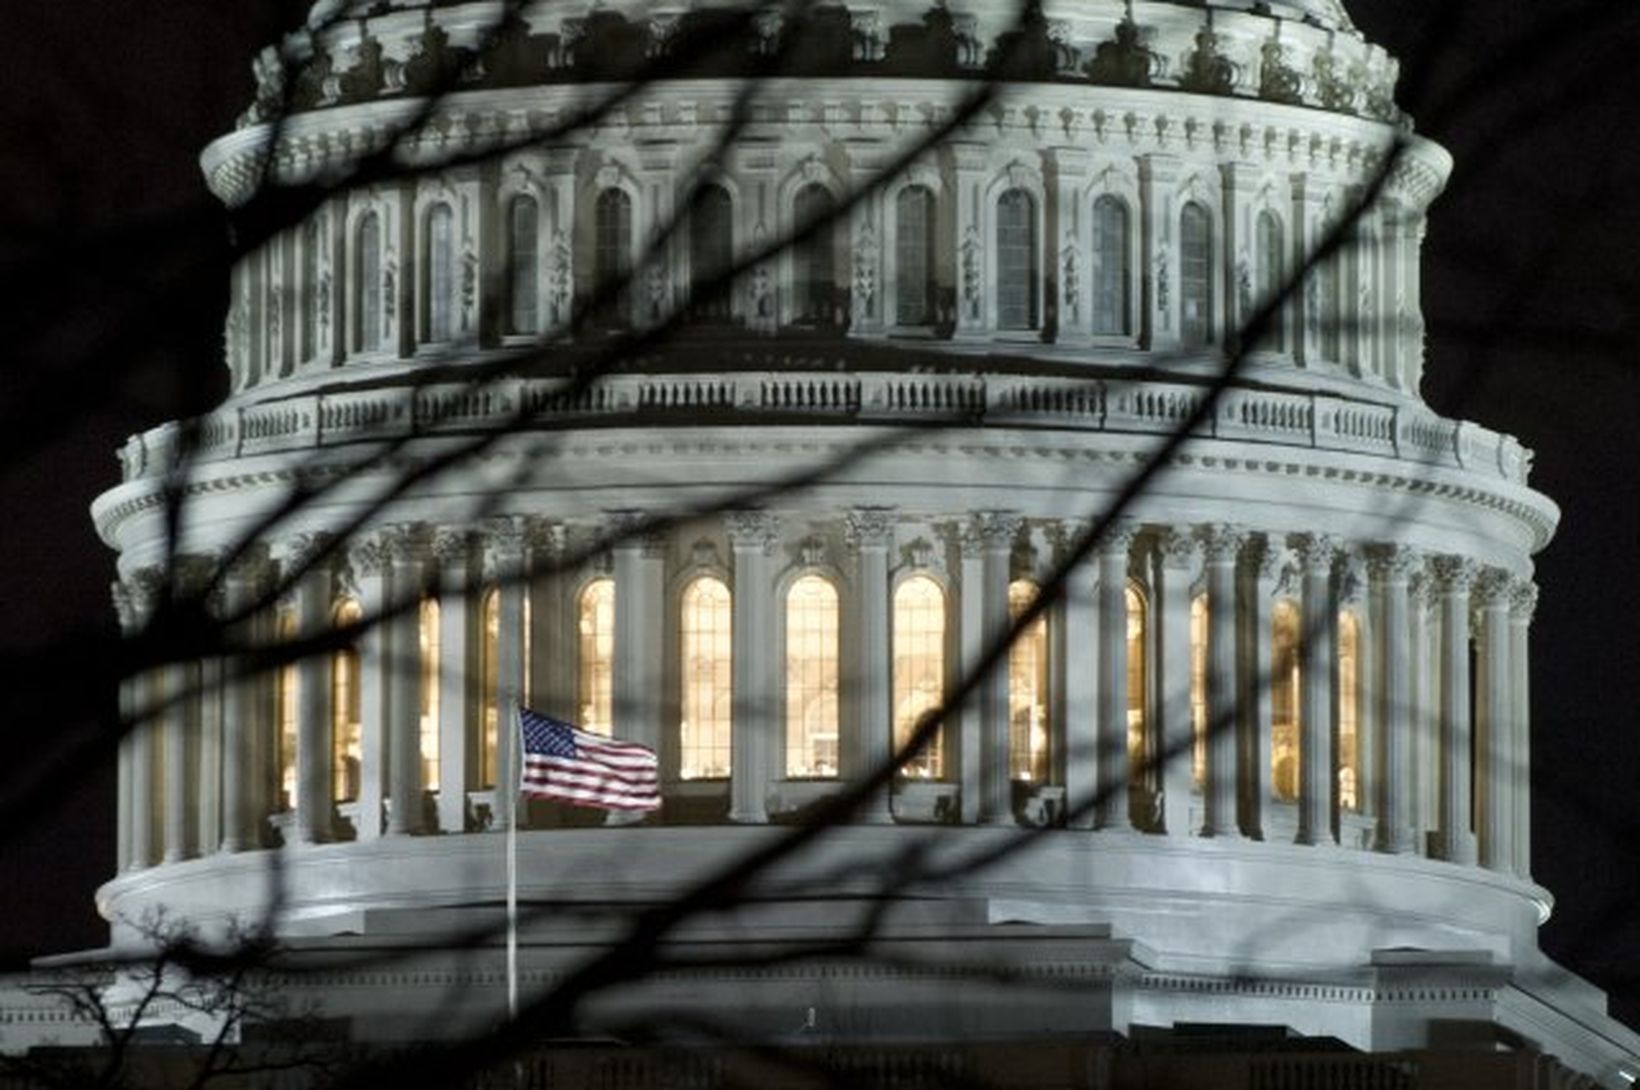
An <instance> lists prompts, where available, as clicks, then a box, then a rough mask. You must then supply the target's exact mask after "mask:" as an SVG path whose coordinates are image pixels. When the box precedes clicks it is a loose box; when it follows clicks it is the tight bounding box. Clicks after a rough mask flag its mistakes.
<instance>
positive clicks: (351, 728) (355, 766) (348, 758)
mask: <svg viewBox="0 0 1640 1090" xmlns="http://www.w3.org/2000/svg"><path fill="white" fill-rule="evenodd" d="M363 616H364V612H363V611H362V610H361V609H360V608H359V603H358V602H356V601H355V600H353V599H352V598H343V599H342V601H341V602H340V604H338V605H337V606H336V614H335V621H336V627H337V628H345V627H347V626H349V625H356V624H358V623H359V621H360V619H361V618H362V617H363ZM359 689H360V684H359V652H358V649H357V648H355V647H342V648H338V649H337V650H335V651H333V652H331V656H330V724H331V733H330V747H331V748H330V752H331V796H332V798H333V799H334V800H335V801H337V802H352V801H353V800H354V799H356V798H358V797H359V782H360V778H361V777H360V764H359V762H360V761H361V760H362V758H363V756H364V750H363V727H362V722H363V719H362V716H361V715H360V713H359V695H360V694H359Z"/></svg>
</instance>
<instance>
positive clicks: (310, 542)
mask: <svg viewBox="0 0 1640 1090" xmlns="http://www.w3.org/2000/svg"><path fill="white" fill-rule="evenodd" d="M329 546H330V538H329V536H328V535H323V534H303V535H300V536H299V537H297V538H296V539H295V540H293V541H292V542H291V543H290V545H289V547H288V549H287V551H286V553H285V556H284V558H283V560H282V562H281V563H282V570H283V579H284V580H285V581H286V582H287V583H294V586H295V588H296V590H295V598H296V634H297V638H298V639H302V640H316V639H319V638H321V637H323V636H324V634H325V633H326V632H328V631H329V630H330V627H331V617H330V611H331V602H332V595H333V593H334V591H333V580H332V575H331V559H330V557H329V556H328V555H322V554H323V553H324V552H325V550H326V549H327V548H329ZM332 658H333V655H332V654H331V653H328V652H320V653H318V654H312V655H308V656H307V657H305V658H302V659H300V660H298V661H297V663H296V829H295V838H296V840H297V842H298V843H302V844H316V843H319V842H320V841H324V840H329V839H330V836H331V815H332V813H333V811H332V804H331V798H332V795H333V790H334V789H333V785H332V783H331V776H332V769H331V746H332V745H333V742H332V740H331V730H332V722H331V707H330V672H331V660H332Z"/></svg>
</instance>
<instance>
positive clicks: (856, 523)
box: [843, 507, 895, 550]
mask: <svg viewBox="0 0 1640 1090" xmlns="http://www.w3.org/2000/svg"><path fill="white" fill-rule="evenodd" d="M894 512H895V508H893V507H856V508H854V509H853V510H851V511H849V513H848V514H847V515H845V516H844V521H843V526H844V536H845V538H846V539H847V541H848V544H849V548H851V549H855V550H861V549H887V548H888V547H889V545H891V544H893V541H894Z"/></svg>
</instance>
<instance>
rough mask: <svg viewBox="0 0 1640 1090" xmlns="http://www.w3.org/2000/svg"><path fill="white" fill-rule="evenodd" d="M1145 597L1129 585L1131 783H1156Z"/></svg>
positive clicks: (1129, 741)
mask: <svg viewBox="0 0 1640 1090" xmlns="http://www.w3.org/2000/svg"><path fill="white" fill-rule="evenodd" d="M1148 636H1149V632H1148V624H1147V622H1146V616H1145V598H1144V595H1143V594H1141V593H1140V592H1139V590H1138V588H1137V587H1135V586H1133V584H1131V583H1130V584H1128V588H1127V744H1128V785H1129V786H1130V787H1133V788H1143V787H1147V786H1148V785H1149V784H1150V783H1152V782H1153V781H1152V769H1151V755H1150V716H1149V709H1150V701H1149V699H1148V698H1149V695H1150V660H1149V656H1148V654H1147V648H1148V646H1149V642H1148Z"/></svg>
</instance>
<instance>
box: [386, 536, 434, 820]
mask: <svg viewBox="0 0 1640 1090" xmlns="http://www.w3.org/2000/svg"><path fill="white" fill-rule="evenodd" d="M386 544H387V547H388V551H389V562H390V564H391V566H392V567H391V574H392V580H391V586H392V597H391V598H390V599H389V607H388V608H389V613H390V616H389V617H388V618H387V619H386V621H385V628H386V632H385V633H384V634H385V635H386V636H387V637H388V644H389V651H388V655H387V662H388V678H387V686H388V701H387V723H388V745H387V757H388V796H389V797H390V798H391V800H392V801H391V803H390V804H389V807H388V823H387V831H388V833H389V834H391V835H393V836H408V835H410V834H412V833H420V832H422V831H423V828H424V826H425V822H424V820H423V818H422V797H423V796H422V789H421V600H422V592H423V589H424V586H423V584H424V570H423V554H424V553H425V551H426V547H427V540H426V534H425V533H424V532H423V531H422V529H421V528H420V527H413V526H406V527H397V528H395V529H394V531H393V532H392V533H391V534H389V535H388V537H387V538H386Z"/></svg>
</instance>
